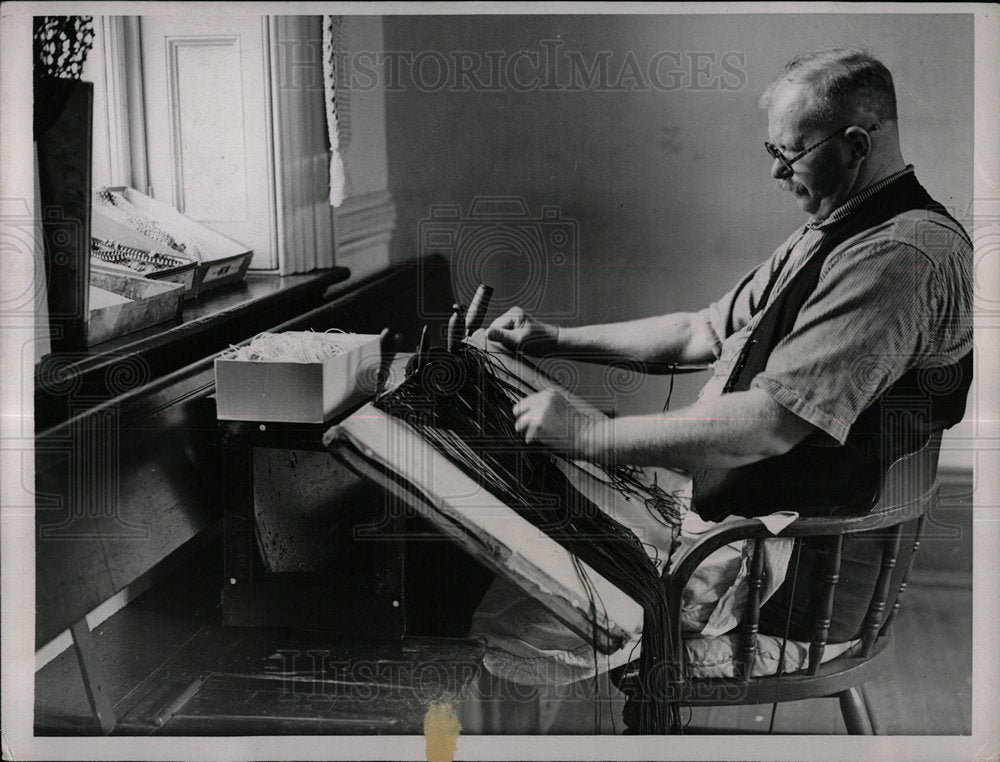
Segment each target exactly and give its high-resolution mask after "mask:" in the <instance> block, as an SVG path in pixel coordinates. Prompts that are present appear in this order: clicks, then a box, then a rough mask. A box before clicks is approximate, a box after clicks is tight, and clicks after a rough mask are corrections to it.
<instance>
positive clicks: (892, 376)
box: [489, 50, 972, 518]
mask: <svg viewBox="0 0 1000 762" xmlns="http://www.w3.org/2000/svg"><path fill="white" fill-rule="evenodd" d="M761 101H762V106H763V107H764V108H766V109H767V115H768V133H769V136H770V140H769V141H768V142H766V143H765V144H764V145H765V147H766V148H767V151H768V153H769V154H770V156H771V158H772V162H771V176H772V177H773V178H774V179H775V180H776V181H777V183H778V184H779V186H780V187H781V188H782V189H784V190H786V191H788V192H789V193H790V194H792V196H793V197H794V199H795V202H796V203H797V204H798V206H799V208H800V209H802V211H804V212H806V213H807V214H808V215H809V216H810V217H809V220H808V222H807V223H806V224H805V225H804V226H803V227H802V228H800V229H798V230H796V231H795V232H794V233H792V235H791V236H789V238H788V239H787V240H786V241H785V242H784V243H782V244H781V245H780V246H779V247H778V248H777V250H776V251H775V252H774V254H772V255H771V257H770V258H769V259H767V260H766V261H765V262H763V263H762V264H761V265H759V266H758V267H757V268H755V269H754V270H753V271H751V272H750V273H749V274H748V275H746V276H745V277H744V278H743V279H742V280H740V282H739V283H738V284H737V285H736V286H735V287H734V288H733V289H732V290H731V291H730V292H729V293H728V294H726V295H725V296H724V297H722V299H720V300H719V301H718V302H716V303H714V304H712V305H711V306H709V307H708V308H707V309H704V310H702V311H700V312H694V313H673V314H667V315H661V316H658V317H650V318H646V319H642V320H634V321H629V322H624V323H615V324H611V325H598V326H587V327H575V328H557V327H555V326H551V325H548V324H545V323H543V322H540V321H538V320H535V319H533V318H531V317H529V316H528V315H525V314H524V313H523V312H522V311H520V310H518V309H517V308H515V309H513V310H510V311H509V312H507V313H506V314H505V315H503V316H501V317H500V318H498V319H497V320H496V321H495V322H494V323H493V325H492V326H491V328H490V331H489V338H490V339H492V340H494V341H498V342H500V343H502V344H503V345H504V346H505V347H507V348H508V349H511V350H522V351H524V352H527V353H531V354H540V355H544V354H563V355H573V354H583V355H586V356H587V357H588V358H594V357H598V356H605V357H608V358H614V357H622V356H624V357H629V358H636V359H638V360H640V361H642V362H645V363H650V364H661V365H662V364H672V363H700V362H714V363H715V372H714V375H713V378H712V379H711V380H710V381H709V382H708V384H707V385H706V386H705V388H704V389H703V390H702V392H701V395H700V397H699V399H698V401H697V402H696V403H695V404H693V405H690V406H689V407H686V408H684V409H681V410H677V411H676V412H674V413H672V414H665V415H655V416H637V417H628V418H619V419H616V420H614V421H613V422H612V423H610V424H606V423H604V422H602V421H600V420H598V419H594V418H592V417H588V416H586V415H583V414H581V413H580V412H579V411H577V410H574V409H573V408H572V407H571V406H570V405H569V404H568V403H567V401H566V400H565V399H564V398H563V397H562V396H560V395H558V394H554V393H551V392H543V393H540V394H537V395H533V396H531V397H528V398H527V399H525V400H523V401H522V402H521V403H520V404H519V405H518V406H517V409H516V414H517V426H518V430H519V431H521V432H522V433H523V434H524V436H525V439H526V440H527V441H528V442H536V441H537V442H542V443H545V444H547V445H549V446H551V447H553V448H557V449H560V450H564V451H566V452H567V453H569V454H571V455H574V456H578V457H582V458H586V459H591V460H597V461H606V460H616V461H617V462H623V463H634V464H639V465H645V464H657V465H663V466H671V467H675V468H681V469H685V470H689V471H692V472H694V473H695V475H696V478H695V502H694V507H695V508H696V509H697V510H698V511H699V513H701V515H702V516H703V517H705V518H717V517H719V516H721V515H724V514H726V513H729V512H737V513H740V514H741V515H753V513H754V512H756V511H758V510H763V509H765V508H766V510H768V511H770V510H773V509H774V508H775V507H782V506H784V505H788V506H792V505H794V506H797V507H801V506H803V505H805V506H809V505H813V506H815V507H816V510H817V511H822V510H823V508H824V507H825V506H826V507H829V506H835V505H836V506H842V505H850V506H852V507H863V506H864V505H865V504H870V502H871V497H872V495H871V490H872V489H873V488H874V487H875V485H876V484H877V479H878V475H879V474H880V473H881V470H882V467H883V466H884V465H885V462H886V461H891V460H892V459H893V458H894V457H898V455H899V454H900V453H901V451H903V450H905V449H906V448H907V447H910V446H912V445H913V444H914V443H915V442H916V443H917V444H918V446H919V444H920V443H922V442H921V441H920V440H924V441H925V440H926V435H927V433H928V432H929V431H932V430H940V429H941V428H944V427H947V426H950V425H953V424H954V423H956V422H957V421H958V420H960V419H961V417H962V415H963V413H964V406H965V395H966V392H967V390H968V388H969V383H970V381H971V348H972V327H971V294H972V288H971V245H970V243H969V240H968V238H967V236H966V235H965V232H964V231H963V230H962V228H961V226H960V225H959V224H958V223H957V222H955V221H954V220H953V219H951V218H950V217H949V216H948V215H947V213H946V212H945V211H944V209H943V208H941V206H940V205H939V204H937V203H936V202H934V201H933V200H932V199H931V198H930V197H929V196H928V195H927V194H926V192H925V191H924V189H923V188H922V187H921V186H920V184H919V183H918V182H917V180H916V178H915V176H914V172H913V168H912V167H911V166H908V165H906V164H905V162H904V161H903V157H902V155H901V153H900V148H899V133H898V128H897V123H896V101H895V94H894V90H893V85H892V77H891V75H890V74H889V72H888V70H887V69H886V68H885V67H884V66H883V65H882V64H881V63H879V62H878V61H876V60H875V59H873V58H871V57H870V56H867V55H865V54H863V53H860V52H857V51H847V50H831V51H821V52H817V53H811V54H808V55H804V56H801V57H799V58H796V59H795V60H793V61H791V62H789V64H788V65H787V67H786V70H785V73H784V75H783V76H782V77H781V78H779V79H778V80H777V81H776V82H774V83H773V84H772V85H771V86H770V87H769V88H768V89H767V91H766V92H765V93H764V95H763V97H762V99H761ZM935 374H939V375H940V376H941V377H947V378H949V379H955V382H954V383H953V384H950V386H948V387H943V388H935V384H934V383H932V382H931V381H929V379H932V378H933V377H935ZM910 392H915V393H916V397H914V395H913V394H908V393H910ZM907 396H909V398H910V399H911V400H912V404H913V405H915V406H917V407H919V409H918V410H916V411H915V412H916V417H917V419H918V420H916V421H915V422H910V423H901V424H900V426H910V427H914V426H915V427H916V428H917V429H918V430H916V431H911V430H906V431H903V430H899V428H900V427H899V426H894V427H892V428H891V430H889V429H885V428H884V425H883V424H884V421H880V419H882V418H884V416H883V415H881V413H883V412H884V409H885V408H886V406H887V404H888V403H890V402H891V401H892V400H893V399H900V398H905V397H907ZM902 440H906V441H902ZM831 468H835V469H838V472H837V473H836V474H831V473H830V469H831ZM776 477H780V478H778V479H777V482H776V481H775V478H776ZM831 477H832V478H831ZM737 497H738V498H739V500H738V501H737V502H731V498H737Z"/></svg>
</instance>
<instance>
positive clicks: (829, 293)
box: [697, 167, 972, 444]
mask: <svg viewBox="0 0 1000 762" xmlns="http://www.w3.org/2000/svg"><path fill="white" fill-rule="evenodd" d="M912 171H913V168H912V167H907V168H906V169H905V170H903V171H902V172H899V173H898V174H896V175H894V176H892V177H890V178H886V180H883V181H882V182H880V183H878V184H877V186H872V187H871V188H870V189H868V190H867V191H865V192H863V194H861V195H859V196H855V197H854V198H852V199H850V200H849V201H848V202H846V203H845V204H844V205H843V206H841V207H840V208H839V209H837V210H835V211H834V212H833V213H832V214H831V215H830V216H829V217H827V218H826V219H825V220H824V221H821V222H818V223H812V222H810V223H808V224H806V225H805V226H804V227H802V228H800V229H799V230H797V231H796V232H795V233H793V234H792V235H791V236H789V238H788V239H787V240H786V241H785V242H784V243H782V244H781V246H779V247H778V248H777V249H776V250H775V252H774V254H772V256H771V257H770V258H769V259H768V260H766V261H765V262H763V263H762V264H760V265H759V266H758V267H756V268H754V269H753V270H751V271H750V272H749V273H748V274H747V275H746V276H745V277H744V278H743V279H742V280H740V282H739V283H738V284H737V285H736V286H735V287H734V288H733V289H732V290H731V291H729V293H727V294H726V295H725V296H723V297H722V298H721V299H719V300H718V301H717V302H715V303H713V304H711V305H710V306H709V307H707V308H705V309H703V310H701V311H700V312H699V313H697V316H698V319H700V320H702V321H704V324H705V327H706V328H707V329H708V334H709V335H710V336H711V337H712V342H713V352H714V354H715V356H716V363H715V371H714V373H713V376H712V378H711V379H710V380H709V381H708V383H707V384H706V385H705V387H704V388H703V389H702V391H701V394H700V397H701V398H703V399H704V398H711V397H715V396H718V395H720V394H722V390H723V387H724V385H725V383H726V381H727V379H728V378H729V375H730V372H731V371H732V365H733V363H734V361H735V360H736V358H737V357H738V356H739V354H740V351H741V349H742V347H743V345H744V344H745V343H746V340H747V338H748V337H749V335H750V333H751V331H752V330H753V329H754V327H755V325H756V324H757V322H758V321H759V320H760V318H761V316H762V315H763V312H764V308H765V307H766V306H767V305H766V304H763V303H762V299H763V298H764V296H765V294H766V292H767V291H768V284H769V283H770V282H771V280H772V279H774V284H773V286H772V287H771V289H770V294H771V295H770V296H769V297H768V299H769V300H773V299H774V297H775V296H776V295H777V294H778V293H780V291H781V289H782V288H783V287H784V286H785V285H786V284H787V283H788V282H789V281H790V280H791V278H792V277H793V276H794V275H795V273H796V272H797V271H798V270H799V268H800V267H801V266H802V265H803V263H805V262H806V261H807V260H808V259H809V257H810V256H811V255H812V253H813V252H814V251H815V250H816V248H817V247H818V245H819V243H820V241H821V240H822V238H823V235H824V231H825V229H826V228H827V227H828V226H829V225H831V224H833V223H834V222H837V221H839V220H842V219H843V218H844V217H845V216H847V215H848V214H850V213H852V212H853V211H854V210H855V209H857V207H858V206H859V205H860V203H861V201H863V200H864V199H865V198H867V197H868V196H869V195H871V193H873V192H875V191H876V190H879V189H881V188H883V187H886V186H887V185H891V184H892V183H893V182H894V181H896V180H898V179H899V178H901V177H903V176H905V175H907V174H910V173H912ZM971 347H972V248H971V246H970V245H969V242H968V240H967V239H966V238H965V237H964V235H963V234H962V232H961V230H960V228H959V227H958V225H957V224H956V223H955V222H954V221H953V220H950V219H949V218H947V217H945V216H943V215H940V214H934V213H931V212H925V211H922V210H921V211H915V212H907V213H905V214H902V215H899V216H897V217H894V218H892V219H890V220H888V221H887V222H885V223H883V224H880V225H877V226H875V227H873V228H870V229H868V230H865V231H863V232H862V233H860V234H858V235H856V236H854V237H852V238H849V239H848V240H846V241H845V242H844V243H842V244H841V245H840V246H838V247H836V248H835V249H834V250H833V251H832V252H831V253H830V254H829V256H828V257H827V258H826V260H825V262H824V264H823V267H822V270H821V272H820V276H819V281H818V283H817V286H816V289H815V290H814V291H813V293H812V294H811V295H810V297H809V298H808V299H807V301H806V302H805V304H803V305H802V308H801V309H800V311H799V313H798V316H797V317H796V320H795V323H794V326H793V328H792V331H791V332H790V333H789V334H788V335H787V336H785V337H784V338H783V339H782V340H781V341H780V342H779V343H778V344H777V345H776V346H775V348H774V350H773V351H772V352H771V354H770V356H769V358H768V362H767V365H766V367H765V369H764V371H763V372H762V373H760V374H758V375H757V376H755V377H754V379H753V381H752V382H751V387H752V388H753V387H756V388H760V389H763V390H764V391H766V392H767V393H768V394H769V395H770V396H771V397H772V398H773V399H774V400H775V401H776V402H778V404H780V405H781V406H782V407H784V408H786V409H788V410H789V411H791V412H792V413H794V414H795V415H797V416H799V417H800V418H802V419H803V420H805V421H807V422H809V423H811V424H812V425H814V426H815V427H817V428H818V429H819V430H820V431H822V432H824V433H825V434H827V435H829V437H830V438H832V439H833V440H834V441H836V442H837V443H839V444H843V443H844V441H845V440H846V438H847V434H848V432H849V431H850V428H851V426H852V424H853V423H854V421H855V419H856V418H857V417H858V415H859V414H860V413H861V412H862V411H863V410H865V408H867V407H868V406H869V405H871V404H872V403H873V402H874V401H875V399H877V398H878V396H879V395H881V394H882V393H883V392H884V391H886V389H888V387H889V386H891V385H892V383H893V382H895V381H896V380H897V379H898V378H900V377H901V376H902V375H903V374H904V373H906V372H908V371H910V370H913V369H915V368H934V367H942V366H945V365H949V364H951V363H954V362H956V361H957V360H958V359H960V358H961V357H962V356H963V355H965V354H966V353H967V352H968V351H969V350H970V349H971Z"/></svg>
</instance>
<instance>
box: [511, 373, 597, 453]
mask: <svg viewBox="0 0 1000 762" xmlns="http://www.w3.org/2000/svg"><path fill="white" fill-rule="evenodd" d="M514 417H515V418H516V421H515V423H514V429H515V430H516V431H517V432H518V433H519V434H522V435H523V436H524V440H525V441H526V442H527V443H528V444H533V443H535V442H538V443H539V444H543V445H545V446H546V447H549V448H551V449H553V450H557V451H559V452H563V453H566V454H567V455H569V456H570V457H573V458H586V459H594V457H595V456H596V455H597V454H598V453H599V452H601V451H603V448H602V447H601V445H602V444H606V443H601V442H598V441H597V440H598V438H599V437H600V436H604V435H607V434H608V432H607V431H606V430H605V428H604V427H603V426H602V425H601V424H602V422H606V421H607V420H608V419H607V418H605V417H604V416H603V415H601V414H600V413H597V412H595V411H591V410H581V409H580V408H578V407H576V406H574V405H573V404H572V403H571V402H570V401H569V400H567V399H566V397H565V396H563V395H562V394H561V393H559V392H557V391H552V390H547V391H541V392H536V393H535V394H531V395H529V396H527V397H525V398H524V399H523V400H521V401H520V402H518V403H517V404H516V405H514Z"/></svg>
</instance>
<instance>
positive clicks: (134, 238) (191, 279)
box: [90, 207, 199, 299]
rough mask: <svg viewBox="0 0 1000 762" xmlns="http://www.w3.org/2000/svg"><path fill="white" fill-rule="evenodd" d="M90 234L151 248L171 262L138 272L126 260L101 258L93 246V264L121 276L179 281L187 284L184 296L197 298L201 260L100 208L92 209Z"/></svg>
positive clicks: (144, 249) (138, 246)
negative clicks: (159, 240)
mask: <svg viewBox="0 0 1000 762" xmlns="http://www.w3.org/2000/svg"><path fill="white" fill-rule="evenodd" d="M90 234H91V236H92V237H94V238H100V239H103V240H105V241H114V242H115V243H120V244H124V245H125V246H129V247H133V248H136V249H139V250H141V251H148V252H149V253H151V254H154V255H159V256H161V257H166V258H167V261H168V262H170V263H171V264H170V265H165V264H160V265H158V266H155V267H151V268H150V269H149V271H148V272H139V271H137V270H134V269H132V268H131V267H130V266H129V265H128V264H125V263H122V264H118V263H115V262H106V261H104V260H102V259H101V258H100V257H98V256H96V255H95V254H93V251H94V249H93V246H91V257H92V259H91V267H103V268H104V269H105V270H109V271H112V272H118V273H121V274H122V275H131V276H132V277H135V278H148V279H149V280H168V281H170V282H171V283H180V284H182V285H183V286H184V298H185V299H194V297H196V296H197V295H198V292H197V287H196V281H197V279H198V270H197V268H198V264H199V263H198V262H195V261H194V260H192V259H190V258H188V257H182V256H181V255H180V254H178V253H177V252H176V251H174V250H173V249H171V248H170V247H169V246H165V245H164V244H160V243H157V242H155V241H153V240H151V239H149V238H146V237H145V236H144V235H142V234H141V233H138V232H136V231H134V230H132V228H130V227H128V226H126V225H123V224H122V223H120V222H117V221H116V220H113V219H111V218H110V217H108V216H107V215H105V214H104V213H103V212H102V211H101V209H100V207H95V208H94V209H92V210H91V214H90ZM125 259H126V260H129V261H136V262H138V261H139V260H137V259H133V258H132V257H128V256H126V257H125Z"/></svg>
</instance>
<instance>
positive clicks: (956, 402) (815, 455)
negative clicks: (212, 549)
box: [692, 174, 972, 521]
mask: <svg viewBox="0 0 1000 762" xmlns="http://www.w3.org/2000/svg"><path fill="white" fill-rule="evenodd" d="M911 210H927V211H931V212H936V213H938V214H941V215H944V216H946V217H948V218H949V219H951V220H952V222H954V224H955V225H956V226H957V228H958V229H959V230H960V231H961V232H962V235H963V237H964V238H965V239H966V240H967V241H968V236H967V235H965V231H964V230H962V227H961V225H959V223H958V222H956V221H955V220H954V219H953V218H951V216H950V215H948V213H947V212H946V211H945V209H944V208H943V207H942V206H941V205H940V204H938V203H937V202H936V201H934V200H933V199H932V198H931V197H930V196H929V195H928V194H927V191H925V190H924V188H923V187H922V186H921V185H920V183H919V182H917V180H916V178H915V177H914V176H913V175H912V174H909V175H905V176H904V177H902V178H900V179H898V180H896V181H894V182H892V183H890V184H889V185H888V186H886V187H885V188H883V189H882V190H880V191H879V192H877V193H875V194H874V195H872V196H871V197H870V198H869V199H867V200H866V201H865V202H864V203H863V204H862V205H861V206H860V207H859V208H858V209H856V210H855V211H854V212H853V213H852V214H850V215H848V216H847V217H846V218H844V219H843V220H841V221H840V222H837V223H834V224H833V225H831V226H830V228H829V229H828V230H827V231H826V232H825V235H824V237H823V239H822V241H821V242H820V244H819V247H818V248H817V250H816V251H815V252H814V253H813V254H812V256H811V257H810V258H809V259H808V260H807V261H806V263H805V264H804V265H803V266H802V267H801V269H800V270H799V271H798V272H797V273H796V274H795V276H794V277H793V278H792V279H791V280H790V281H789V282H788V283H787V284H786V286H785V287H784V288H783V289H782V290H781V292H780V293H779V294H778V295H777V296H776V297H775V298H774V300H773V301H769V300H767V301H765V302H764V303H765V305H766V306H765V307H764V309H765V312H764V314H763V315H762V316H761V319H760V321H759V322H758V324H757V326H756V327H755V328H754V329H753V331H752V332H751V335H750V337H749V338H748V340H747V342H746V344H745V346H744V347H743V350H742V351H741V353H740V355H739V357H738V358H737V360H736V362H735V363H734V365H733V369H732V372H731V374H730V376H729V379H728V380H727V382H726V385H725V387H724V388H723V393H724V394H726V393H729V392H735V391H745V390H747V389H749V388H750V382H751V381H752V380H753V378H754V377H755V376H756V375H757V374H758V373H760V372H761V371H763V370H764V368H765V366H766V365H767V360H768V358H769V357H770V354H771V352H772V350H773V349H774V347H775V346H777V344H778V342H779V341H781V339H782V338H784V337H785V336H787V335H788V334H789V333H790V332H791V330H792V327H793V326H794V324H795V319H796V317H797V316H798V313H799V310H800V309H801V308H802V305H803V304H805V302H806V300H807V299H808V298H809V296H810V294H812V292H813V290H814V289H815V288H816V284H817V283H818V281H819V275H820V272H821V271H822V269H823V263H824V262H825V261H826V258H827V257H828V256H829V255H830V253H831V252H832V251H833V250H834V249H836V248H837V247H838V246H839V245H840V244H842V243H843V242H845V241H846V240H847V239H849V238H851V237H852V236H854V235H858V234H859V233H862V232H863V231H865V230H868V229H870V228H873V227H875V226H877V225H880V224H882V223H884V222H887V221H888V220H890V219H892V218H893V217H895V216H897V215H899V214H902V213H904V212H908V211H911ZM970 245H971V244H970ZM772 283H773V280H772ZM769 289H770V287H769ZM769 289H768V290H769ZM767 296H770V295H769V294H767V295H766V296H765V299H767ZM872 309H878V305H872ZM971 382H972V351H971V350H970V351H969V353H968V354H966V355H965V356H964V357H962V358H961V359H960V360H959V361H958V362H956V363H954V364H952V365H949V366H946V367H939V368H921V369H915V370H912V371H910V372H908V373H906V374H905V375H903V376H902V377H901V378H899V379H897V380H896V381H895V382H894V383H893V384H892V385H891V386H890V387H889V389H887V390H886V391H885V392H884V393H883V394H882V395H881V396H880V397H879V398H878V399H876V400H875V401H874V402H873V403H872V404H871V405H870V406H869V407H868V408H866V409H865V410H864V411H863V412H862V413H861V415H859V416H858V418H857V420H856V421H855V422H854V425H853V426H852V427H851V429H850V432H849V433H848V436H847V441H846V442H845V444H844V445H842V446H839V445H836V444H832V443H831V440H829V439H825V440H824V439H823V438H821V437H820V436H819V435H818V434H817V435H812V436H809V437H807V438H806V439H805V440H804V441H803V442H801V443H800V444H798V445H796V446H795V447H793V448H792V449H791V450H790V451H789V452H787V453H785V454H783V455H778V456H776V457H772V458H765V459H763V460H760V461H757V462H756V463H751V464H749V465H746V466H740V467H737V468H724V469H723V468H719V469H707V470H702V471H697V472H695V473H694V475H693V476H694V494H693V501H692V506H693V507H694V509H695V510H696V511H697V512H698V514H699V515H700V516H701V517H702V518H705V519H708V520H712V521H716V520H718V519H720V518H722V517H724V516H727V515H730V514H736V515H739V516H761V515H766V514H768V513H771V512H772V511H776V510H783V509H790V510H797V511H799V513H800V514H801V515H803V516H828V515H833V514H839V513H853V512H857V511H867V510H869V509H871V508H872V507H873V506H874V504H875V502H876V501H877V500H878V492H879V485H880V482H881V478H882V475H883V474H884V473H885V471H886V469H887V468H888V467H889V466H890V465H891V464H892V463H893V461H895V460H897V459H898V458H900V457H902V456H903V455H906V454H909V453H911V452H915V451H916V450H918V449H920V447H922V446H923V445H924V444H925V443H926V442H927V440H928V438H929V437H930V435H931V433H932V432H935V431H940V430H942V429H945V428H948V427H950V426H953V425H955V424H956V423H958V422H959V421H960V420H962V417H963V416H964V414H965V401H966V397H967V395H968V391H969V386H970V384H971ZM845 383H847V381H846V379H845Z"/></svg>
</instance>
